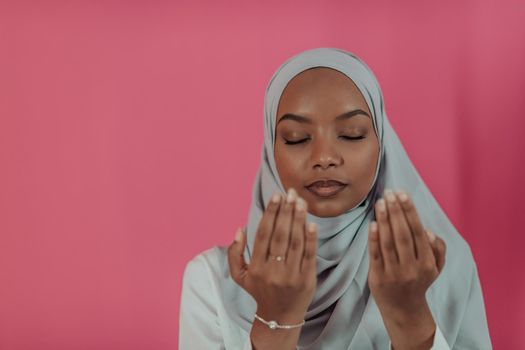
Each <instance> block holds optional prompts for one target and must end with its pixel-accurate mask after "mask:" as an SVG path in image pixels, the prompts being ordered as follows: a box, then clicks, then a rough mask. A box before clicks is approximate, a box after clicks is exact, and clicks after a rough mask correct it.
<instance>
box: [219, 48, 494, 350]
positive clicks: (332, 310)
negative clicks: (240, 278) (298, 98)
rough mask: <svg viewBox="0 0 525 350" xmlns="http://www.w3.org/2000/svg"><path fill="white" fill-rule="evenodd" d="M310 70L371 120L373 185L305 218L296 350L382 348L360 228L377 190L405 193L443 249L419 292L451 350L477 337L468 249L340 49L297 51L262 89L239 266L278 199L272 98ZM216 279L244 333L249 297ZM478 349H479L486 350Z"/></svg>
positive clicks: (360, 69) (375, 87)
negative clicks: (334, 82)
mask: <svg viewBox="0 0 525 350" xmlns="http://www.w3.org/2000/svg"><path fill="white" fill-rule="evenodd" d="M314 67H328V68H332V69H335V70H338V71H339V72H341V73H343V74H345V75H346V76H347V77H348V78H349V79H351V80H352V81H353V82H354V83H355V84H356V86H357V87H358V89H359V90H360V92H361V94H362V95H363V97H364V99H365V101H366V103H367V104H368V107H369V109H370V111H371V113H372V117H373V123H374V129H375V132H376V134H377V137H378V140H379V143H380V152H379V159H378V163H377V164H378V165H377V169H376V173H375V178H374V181H373V184H372V186H371V188H370V190H369V192H368V194H367V196H366V197H365V198H363V199H362V201H361V202H360V203H358V204H357V205H356V206H355V207H354V208H351V209H349V210H348V211H347V212H345V213H342V214H340V215H339V216H336V217H317V216H314V215H312V214H310V213H308V214H307V222H315V223H316V224H317V227H318V251H317V255H318V256H317V278H318V282H317V289H316V293H315V295H314V298H313V301H312V303H311V305H310V306H309V308H308V310H307V312H306V315H305V320H306V323H305V325H304V326H303V328H302V330H301V335H300V339H299V343H298V347H299V348H301V349H320V348H323V349H348V348H350V346H352V348H361V347H363V348H371V345H372V344H379V343H381V344H384V345H383V346H388V341H389V339H388V334H387V332H386V329H385V328H384V324H383V322H382V318H381V315H380V313H379V311H378V309H377V306H376V305H375V302H374V300H373V297H372V295H371V294H370V290H369V288H368V284H367V275H368V266H369V264H368V253H367V248H368V246H367V243H368V224H369V222H370V221H371V220H373V218H374V213H373V204H374V202H375V200H376V199H377V198H378V196H380V194H381V193H382V191H383V189H384V188H392V189H403V190H405V191H407V193H409V195H410V196H411V197H412V199H413V201H414V204H415V206H416V208H417V210H418V213H419V216H420V219H421V221H422V223H423V225H424V226H425V227H426V228H427V229H428V230H430V231H432V232H435V233H436V234H437V235H438V236H440V237H441V238H442V239H443V240H444V241H445V243H446V245H447V250H446V263H445V266H444V268H443V270H442V271H441V273H440V275H439V276H438V278H437V279H436V281H434V283H433V284H432V286H431V287H430V288H429V290H428V291H427V300H428V303H429V306H430V309H431V311H432V314H433V316H434V320H435V321H436V323H437V324H438V325H439V327H440V329H441V331H442V333H443V335H444V336H445V338H446V339H447V342H448V343H449V344H451V347H452V344H454V343H455V342H456V340H458V339H461V337H462V336H463V335H462V334H461V333H460V328H465V327H474V330H475V327H476V325H477V327H478V329H477V333H479V331H480V330H481V331H482V333H483V330H484V329H486V319H485V313H484V305H483V299H482V295H481V289H480V285H479V280H478V275H477V268H476V264H475V262H474V260H473V256H472V253H471V250H470V247H469V246H468V244H467V243H466V242H465V240H464V239H463V238H462V237H461V236H460V235H459V233H458V232H457V231H456V229H455V228H454V226H453V225H452V223H451V222H450V221H449V220H448V218H447V216H446V215H445V213H444V212H443V211H442V209H441V208H440V206H439V204H438V203H437V202H436V200H435V199H434V197H433V196H432V194H431V193H430V191H429V189H428V188H427V186H426V185H425V183H424V182H423V180H422V179H421V177H420V176H419V174H418V172H417V170H416V169H415V168H414V166H413V164H412V162H411V161H410V159H409V157H408V155H407V153H406V152H405V149H404V148H403V146H402V144H401V143H400V141H399V139H398V137H397V135H396V133H395V131H394V130H393V128H392V127H391V125H390V123H389V121H388V118H387V115H386V112H385V108H384V104H383V95H382V93H381V89H380V86H379V83H378V82H377V79H376V78H375V76H374V74H373V73H372V71H371V69H370V68H369V67H368V66H367V65H366V64H365V63H364V62H363V61H362V60H361V59H359V58H358V57H357V56H356V55H354V54H352V53H350V52H347V51H344V50H341V49H336V48H316V49H311V50H307V51H303V52H301V53H299V54H297V55H295V56H293V57H291V58H289V59H288V60H287V61H285V62H284V63H283V64H282V65H281V66H280V67H279V68H278V69H277V71H276V72H275V73H274V75H273V77H272V78H271V80H270V82H269V84H268V86H267V89H266V95H265V100H264V145H263V147H262V152H261V164H260V168H259V170H258V172H257V175H256V178H255V182H254V184H253V192H252V204H251V207H250V211H249V217H248V223H247V227H246V232H247V246H246V250H245V253H244V255H245V259H246V260H247V262H249V260H250V257H251V253H252V251H253V245H254V239H255V234H256V231H257V226H258V224H259V221H260V220H261V217H262V214H263V212H264V210H265V208H266V206H267V204H268V203H269V201H270V198H271V196H272V194H273V193H274V192H275V191H280V192H281V193H282V194H285V193H286V191H285V188H284V187H283V185H282V183H281V180H280V178H279V174H278V172H277V168H276V163H275V159H274V144H275V125H276V115H277V108H278V104H279V99H280V97H281V94H282V92H283V90H284V89H285V87H286V85H287V84H288V82H289V81H290V80H291V79H292V78H293V77H295V76H296V75H297V74H299V73H301V72H302V71H304V70H307V69H310V68H314ZM225 269H226V270H227V267H225ZM224 275H225V278H224V279H223V280H222V281H221V285H222V289H223V293H222V297H223V302H224V303H226V304H227V305H228V307H227V309H228V310H229V311H228V312H229V316H230V317H231V318H232V319H233V320H234V321H235V322H236V323H237V324H238V325H239V326H240V327H241V328H243V329H245V330H247V331H248V332H249V330H250V329H251V324H252V321H253V315H254V312H255V307H256V305H255V304H254V301H253V299H252V298H251V296H249V294H247V293H246V292H245V291H243V290H242V288H241V287H239V286H238V285H236V284H235V282H234V281H233V280H232V279H231V277H229V275H228V271H225V274H224ZM476 291H477V294H476ZM473 295H474V297H476V296H477V295H479V296H477V300H471V299H472V297H473ZM468 303H474V305H475V306H476V307H477V308H478V309H479V308H481V309H480V310H479V312H478V313H479V315H477V316H478V318H481V319H480V320H477V321H476V320H472V321H471V322H472V323H473V324H472V325H470V326H467V325H464V324H462V322H461V321H462V319H463V318H464V317H465V315H466V310H467V305H468ZM463 332H464V331H463ZM486 338H488V330H486ZM486 340H487V339H482V340H480V341H486ZM469 341H471V340H469ZM472 344H475V343H472ZM480 344H487V343H486V342H485V343H483V342H481V343H480ZM488 344H490V340H488ZM476 348H478V347H476ZM479 348H486V345H481V346H480V347H479Z"/></svg>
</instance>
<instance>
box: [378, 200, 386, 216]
mask: <svg viewBox="0 0 525 350" xmlns="http://www.w3.org/2000/svg"><path fill="white" fill-rule="evenodd" d="M377 207H378V209H379V211H380V212H381V213H384V212H386V205H385V200H384V199H383V198H380V199H379V200H378V201H377Z"/></svg>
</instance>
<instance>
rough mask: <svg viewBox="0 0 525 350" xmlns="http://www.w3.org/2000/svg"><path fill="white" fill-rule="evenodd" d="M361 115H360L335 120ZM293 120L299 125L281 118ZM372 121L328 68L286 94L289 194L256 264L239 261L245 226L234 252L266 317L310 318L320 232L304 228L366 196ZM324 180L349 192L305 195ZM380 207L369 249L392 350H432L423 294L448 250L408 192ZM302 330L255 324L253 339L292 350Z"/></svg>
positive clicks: (373, 285) (281, 161) (281, 156)
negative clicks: (312, 219) (427, 227)
mask: <svg viewBox="0 0 525 350" xmlns="http://www.w3.org/2000/svg"><path fill="white" fill-rule="evenodd" d="M355 110H360V111H361V112H362V113H361V112H353V116H352V117H350V118H344V119H341V118H339V119H337V116H340V115H343V114H345V113H346V112H352V111H355ZM290 114H293V115H294V116H299V118H297V117H292V118H284V117H285V116H286V115H290ZM367 114H368V115H367ZM370 115H371V114H370V111H369V110H368V106H367V104H366V101H365V100H364V98H363V96H362V95H361V93H360V91H359V90H358V89H357V87H356V86H355V84H354V83H353V82H352V80H350V79H349V78H348V77H346V76H345V75H344V74H342V73H340V72H338V71H336V70H333V69H330V68H324V67H318V68H314V69H309V70H306V71H304V72H302V73H300V74H298V75H297V76H295V77H294V78H293V79H292V80H291V81H290V82H289V84H288V85H287V87H286V88H285V90H284V92H283V94H282V96H281V100H280V102H279V107H278V113H277V118H278V119H277V120H278V123H277V126H276V135H277V137H276V144H275V159H276V164H277V168H278V172H279V176H280V178H281V181H282V183H283V185H284V187H285V189H286V190H287V196H286V198H284V197H283V196H282V195H280V194H279V193H276V194H275V197H274V199H275V200H272V201H270V203H269V204H268V206H267V208H265V211H264V213H263V217H262V218H261V221H260V223H259V225H258V228H257V232H256V236H255V243H254V252H253V258H252V261H251V262H250V264H247V263H246V262H245V261H244V258H243V255H242V253H243V251H244V249H245V247H246V233H245V232H243V231H242V230H240V229H239V230H238V231H237V233H236V239H235V240H234V242H233V243H232V244H231V245H230V246H229V248H228V262H229V266H230V271H231V275H232V278H233V279H234V281H235V282H236V283H237V284H239V285H240V286H241V287H242V288H244V289H245V290H246V291H247V292H248V293H249V294H250V295H252V297H253V298H254V299H255V301H256V303H257V314H258V315H259V316H261V317H262V318H264V319H265V320H275V321H277V322H278V323H279V324H298V323H300V322H301V321H302V320H303V319H304V316H305V314H306V311H307V309H308V306H309V305H310V303H311V301H312V298H313V295H314V293H315V289H316V286H317V276H316V254H317V228H316V227H315V224H313V223H307V222H306V212H310V213H312V214H314V215H317V216H321V217H333V216H337V215H339V214H341V213H344V212H345V211H347V210H348V209H351V208H353V207H354V206H355V205H356V204H358V203H359V202H360V201H361V200H362V199H363V198H365V197H366V195H367V194H368V191H369V188H370V186H371V185H372V182H373V179H374V174H375V169H376V165H377V157H378V152H379V142H378V139H377V136H376V135H375V132H374V128H373V124H372V120H371V118H370ZM301 117H303V118H301ZM282 118H284V119H283V120H282V121H281V122H279V120H280V119H282ZM304 118H307V119H304ZM299 141H300V142H299ZM290 142H292V143H290ZM320 177H327V178H336V179H338V180H340V181H344V182H346V183H348V184H349V185H348V186H346V188H345V189H344V190H343V191H341V192H340V193H338V194H337V195H336V196H334V197H330V198H320V197H317V196H315V195H313V194H312V193H310V192H309V191H308V190H307V189H306V188H305V185H306V184H308V183H309V182H311V181H313V180H315V179H318V178H320ZM374 209H375V214H376V220H377V221H372V222H371V223H370V225H369V242H368V243H369V244H368V247H369V248H368V251H369V257H370V268H369V273H368V284H369V287H370V291H371V293H372V295H373V297H374V299H375V301H376V303H377V305H378V308H379V310H380V313H381V316H382V318H383V321H384V323H385V327H386V329H387V331H388V333H389V336H390V339H391V342H392V347H393V348H394V349H396V350H398V349H410V350H411V349H429V348H430V347H431V345H432V340H433V337H434V332H435V329H436V325H435V322H434V319H433V317H432V314H431V312H430V308H429V307H428V304H427V301H426V297H425V294H426V291H427V289H428V287H429V286H430V285H431V284H432V283H433V281H434V280H435V279H436V278H437V276H438V275H439V273H440V272H441V270H442V268H443V266H444V264H445V249H446V247H445V243H444V241H443V240H442V239H441V238H439V237H437V236H436V235H434V234H432V233H430V232H428V231H426V230H425V229H424V228H423V226H422V224H421V222H420V219H419V216H418V214H417V210H416V208H415V206H414V205H413V202H412V200H411V199H410V197H409V196H408V195H407V194H406V193H405V192H403V191H397V192H393V191H390V190H386V191H385V194H384V198H381V199H379V200H378V201H377V202H376V203H375V206H374ZM272 256H284V257H285V259H284V260H282V261H277V260H276V259H272V258H271V257H272ZM300 329H301V328H294V329H290V330H282V329H275V330H271V329H270V328H269V327H268V326H266V325H265V324H263V323H262V322H260V321H258V320H257V319H255V318H254V322H253V326H252V329H251V332H250V339H251V341H252V346H253V348H254V349H257V350H262V349H277V348H278V349H295V348H296V345H297V341H298V339H299V334H300Z"/></svg>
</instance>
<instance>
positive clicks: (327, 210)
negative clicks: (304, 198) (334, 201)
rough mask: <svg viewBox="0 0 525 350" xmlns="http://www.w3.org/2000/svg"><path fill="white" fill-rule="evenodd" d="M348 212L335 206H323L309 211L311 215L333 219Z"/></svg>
mask: <svg viewBox="0 0 525 350" xmlns="http://www.w3.org/2000/svg"><path fill="white" fill-rule="evenodd" d="M345 211H346V210H345V209H344V208H341V207H339V206H333V205H322V206H321V207H319V206H314V207H312V209H311V210H309V212H310V214H312V215H315V216H319V217H321V218H331V217H335V216H339V215H341V214H343V213H344V212H345Z"/></svg>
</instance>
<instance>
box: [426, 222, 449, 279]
mask: <svg viewBox="0 0 525 350" xmlns="http://www.w3.org/2000/svg"><path fill="white" fill-rule="evenodd" d="M427 232H428V235H429V236H430V237H433V241H432V238H431V241H432V243H431V244H432V251H433V253H434V257H435V259H436V265H437V269H438V271H439V272H441V270H443V267H444V266H445V256H446V251H447V245H446V244H445V241H444V240H443V239H442V238H440V237H438V236H436V235H435V234H434V233H433V232H430V231H427Z"/></svg>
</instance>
